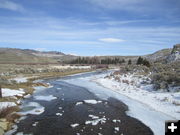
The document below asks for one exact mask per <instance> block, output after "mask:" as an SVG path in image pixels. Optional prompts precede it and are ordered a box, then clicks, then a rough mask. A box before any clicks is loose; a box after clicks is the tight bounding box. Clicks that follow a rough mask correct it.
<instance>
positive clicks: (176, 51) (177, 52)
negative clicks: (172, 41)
mask: <svg viewBox="0 0 180 135" xmlns="http://www.w3.org/2000/svg"><path fill="white" fill-rule="evenodd" d="M175 61H180V44H177V45H174V47H173V49H172V51H171V54H170V55H169V56H168V57H167V62H168V63H171V62H175Z"/></svg>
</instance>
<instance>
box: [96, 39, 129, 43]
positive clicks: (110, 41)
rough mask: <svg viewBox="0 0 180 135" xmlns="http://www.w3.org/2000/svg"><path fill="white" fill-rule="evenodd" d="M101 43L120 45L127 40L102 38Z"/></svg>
mask: <svg viewBox="0 0 180 135" xmlns="http://www.w3.org/2000/svg"><path fill="white" fill-rule="evenodd" d="M99 41H102V42H108V43H119V42H123V41H125V40H123V39H119V38H100V39H99Z"/></svg>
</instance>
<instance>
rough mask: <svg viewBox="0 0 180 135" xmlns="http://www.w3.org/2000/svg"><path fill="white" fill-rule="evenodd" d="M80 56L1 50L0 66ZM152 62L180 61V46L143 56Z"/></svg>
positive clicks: (45, 62)
mask: <svg viewBox="0 0 180 135" xmlns="http://www.w3.org/2000/svg"><path fill="white" fill-rule="evenodd" d="M77 57H79V56H75V55H67V54H64V53H62V52H58V51H37V50H33V49H17V48H0V64H51V63H63V62H64V61H65V62H66V61H71V60H72V59H76V58H77ZM97 57H98V58H99V59H105V58H116V57H117V58H120V59H125V60H126V61H127V60H129V59H131V60H132V61H136V60H137V58H138V57H139V56H97ZM142 57H144V58H146V59H147V60H149V61H151V62H171V61H176V60H179V59H180V44H177V45H175V46H174V48H173V49H172V48H169V49H162V50H159V51H157V52H155V53H152V54H148V55H143V56H142Z"/></svg>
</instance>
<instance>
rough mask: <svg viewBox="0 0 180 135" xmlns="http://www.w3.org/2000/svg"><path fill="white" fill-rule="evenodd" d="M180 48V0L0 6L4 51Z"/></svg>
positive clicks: (9, 0)
mask: <svg viewBox="0 0 180 135" xmlns="http://www.w3.org/2000/svg"><path fill="white" fill-rule="evenodd" d="M178 43H180V0H0V47H10V48H22V49H35V50H40V51H61V52H64V53H66V54H74V55H81V56H93V55H144V54H149V53H153V52H155V51H157V50H160V49H164V48H172V47H173V45H175V44H178Z"/></svg>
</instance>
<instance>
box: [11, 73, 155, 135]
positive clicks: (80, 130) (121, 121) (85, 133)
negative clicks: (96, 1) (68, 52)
mask: <svg viewBox="0 0 180 135" xmlns="http://www.w3.org/2000/svg"><path fill="white" fill-rule="evenodd" d="M93 74H94V73H93ZM87 75H88V74H86V76H87ZM91 75H92V74H91ZM73 77H83V75H77V76H73ZM68 78H71V77H66V78H64V79H66V80H67V79H68ZM46 82H48V83H50V84H51V85H52V86H53V87H51V88H48V89H45V90H41V91H39V92H36V93H35V94H34V95H33V96H37V95H40V96H48V95H52V96H54V97H57V98H56V99H53V100H51V101H44V100H38V99H35V98H34V97H33V96H32V97H30V98H28V99H25V100H24V104H28V103H29V102H37V103H39V104H40V105H41V106H43V107H44V108H45V110H44V112H43V113H41V114H39V115H33V114H28V115H27V118H26V119H24V120H21V121H20V123H18V124H17V126H18V129H17V132H16V133H22V132H23V134H33V135H114V134H115V135H116V134H117V135H152V134H153V133H152V131H151V130H150V129H149V128H148V127H147V126H145V125H144V124H142V123H141V122H140V121H138V120H136V119H134V118H131V117H129V116H127V115H126V113H125V111H127V110H128V107H127V106H126V105H125V104H124V103H122V102H120V101H119V100H116V99H114V98H109V99H108V100H102V99H100V98H98V97H97V96H96V95H94V94H93V93H91V92H89V91H88V89H86V88H84V87H79V86H75V85H72V84H69V83H67V82H64V81H63V79H62V81H59V80H58V81H57V79H50V80H46ZM84 100H93V101H99V102H98V103H96V104H95V103H94V104H92V103H87V102H85V101H84ZM100 101H101V102H100ZM76 103H79V105H76ZM91 115H93V116H94V117H93V118H92V116H91ZM93 120H94V121H96V122H97V121H98V120H99V122H98V123H95V124H94V125H92V123H88V122H87V121H91V122H92V121H93ZM85 123H86V124H85ZM72 124H78V126H75V125H74V126H75V127H72V126H73V125H72ZM16 133H14V134H16Z"/></svg>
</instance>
